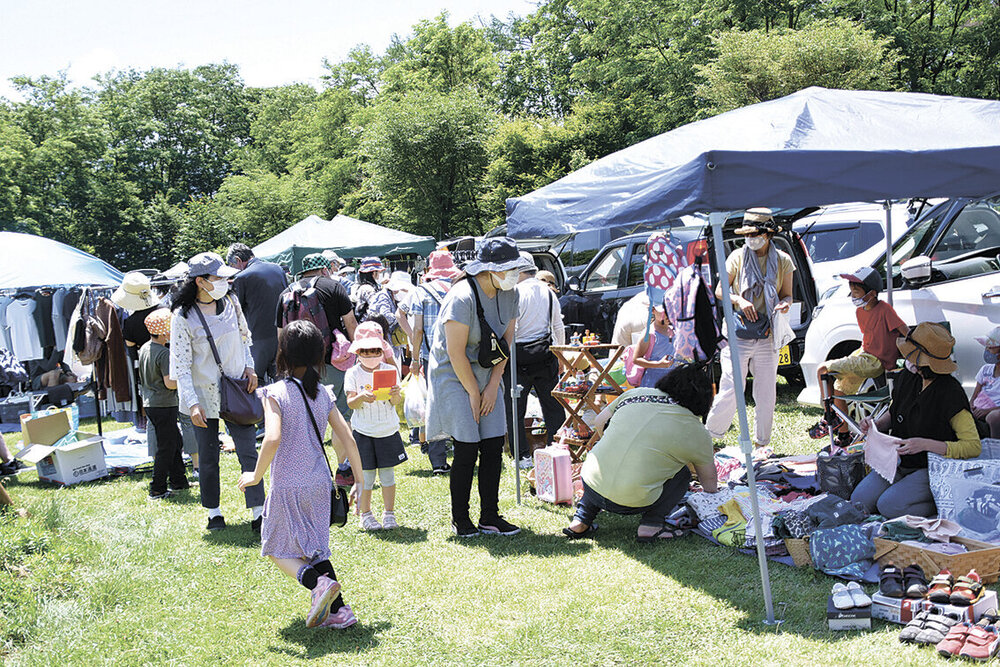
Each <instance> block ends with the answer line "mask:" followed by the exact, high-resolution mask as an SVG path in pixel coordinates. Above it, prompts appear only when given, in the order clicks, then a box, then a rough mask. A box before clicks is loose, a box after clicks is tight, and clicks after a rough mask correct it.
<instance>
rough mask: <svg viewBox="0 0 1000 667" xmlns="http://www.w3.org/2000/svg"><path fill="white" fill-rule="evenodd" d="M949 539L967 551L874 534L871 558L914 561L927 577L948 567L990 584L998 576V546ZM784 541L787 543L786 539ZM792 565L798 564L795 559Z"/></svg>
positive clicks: (897, 562)
mask: <svg viewBox="0 0 1000 667" xmlns="http://www.w3.org/2000/svg"><path fill="white" fill-rule="evenodd" d="M952 541H953V542H957V543H958V544H964V545H965V547H966V548H967V549H968V550H969V551H968V552H967V553H964V554H954V555H948V554H943V553H939V552H937V551H930V550H928V549H921V548H920V547H915V546H911V545H909V544H899V543H898V542H893V541H891V540H884V539H882V538H880V537H876V538H875V559H876V560H877V561H878V563H879V565H885V564H886V563H889V562H892V563H894V564H895V565H898V566H899V567H906V566H907V565H909V564H910V563H916V564H917V565H919V566H920V567H921V568H923V570H924V573H925V574H926V575H927V577H928V579H929V578H930V577H933V576H934V575H935V574H937V573H938V572H939V571H940V570H943V569H947V570H949V571H950V572H951V573H952V574H953V575H955V576H956V577H959V576H962V575H964V574H966V573H967V572H968V571H969V570H972V569H975V571H976V572H978V573H979V576H980V578H982V581H983V583H984V584H991V583H993V582H995V581H996V580H997V578H998V577H1000V545H997V544H991V543H989V542H980V541H979V540H972V539H968V538H965V537H954V538H952ZM785 542H786V544H787V542H788V540H786V541H785ZM789 551H791V549H789ZM795 564H796V565H798V564H799V563H798V561H796V562H795Z"/></svg>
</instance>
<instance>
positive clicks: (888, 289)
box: [882, 199, 892, 306]
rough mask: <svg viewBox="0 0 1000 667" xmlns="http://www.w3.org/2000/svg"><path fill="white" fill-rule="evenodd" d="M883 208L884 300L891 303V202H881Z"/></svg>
mask: <svg viewBox="0 0 1000 667" xmlns="http://www.w3.org/2000/svg"><path fill="white" fill-rule="evenodd" d="M882 208H883V209H885V300H886V301H887V302H888V303H889V305H890V306H891V305H892V202H891V201H889V200H888V199H886V200H885V201H883V202H882Z"/></svg>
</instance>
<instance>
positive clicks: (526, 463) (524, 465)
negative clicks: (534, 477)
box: [517, 456, 535, 470]
mask: <svg viewBox="0 0 1000 667" xmlns="http://www.w3.org/2000/svg"><path fill="white" fill-rule="evenodd" d="M517 467H518V468H520V469H521V470H527V469H529V468H534V467H535V462H534V461H533V460H532V459H531V457H528V456H526V457H524V458H523V459H521V460H520V461H518V462H517Z"/></svg>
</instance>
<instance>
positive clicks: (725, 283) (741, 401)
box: [709, 213, 775, 625]
mask: <svg viewBox="0 0 1000 667" xmlns="http://www.w3.org/2000/svg"><path fill="white" fill-rule="evenodd" d="M709 221H710V223H711V226H712V240H713V241H714V243H715V259H716V262H717V263H718V266H719V284H720V285H721V286H722V308H723V311H724V312H725V314H726V337H727V338H728V340H729V358H730V361H732V364H733V382H734V383H735V385H736V387H737V391H736V414H737V415H738V416H739V420H740V449H742V450H743V453H744V454H745V455H746V466H747V484H748V485H749V486H750V504H751V507H752V509H753V520H754V521H753V523H754V535H755V537H756V539H757V562H758V564H759V565H760V582H761V586H762V587H763V590H764V612H765V613H766V615H767V619H766V620H765V621H764V622H765V623H766V624H768V625H775V620H774V603H773V602H772V601H771V578H770V576H769V575H768V573H767V554H766V553H764V532H763V529H762V528H761V521H760V504H759V502H758V500H757V474H756V472H755V471H754V469H753V443H751V442H750V427H749V426H748V424H747V404H746V397H745V396H744V389H745V387H744V388H740V384H741V383H740V382H739V380H740V377H741V375H740V357H739V349H738V347H737V345H738V343H739V340H738V339H737V338H736V335H735V333H734V332H735V331H736V322H735V319H734V316H733V304H732V301H730V299H729V296H730V290H729V274H728V273H727V271H726V251H725V248H723V246H722V225H723V224H724V223H725V221H726V214H725V213H711V214H709Z"/></svg>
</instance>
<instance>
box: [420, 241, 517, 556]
mask: <svg viewBox="0 0 1000 667" xmlns="http://www.w3.org/2000/svg"><path fill="white" fill-rule="evenodd" d="M525 266H526V264H525V262H524V259H523V258H522V257H521V255H520V253H519V252H518V250H517V246H516V245H515V244H514V241H512V240H511V239H509V238H506V237H497V238H489V239H486V240H484V241H483V244H482V246H480V248H479V251H478V252H477V254H476V259H475V260H473V261H472V262H470V263H469V265H468V266H467V267H466V273H467V277H466V278H465V279H462V280H457V281H456V282H455V284H454V286H453V287H452V288H451V289H450V290H449V291H448V295H447V296H446V297H445V298H444V302H443V303H442V305H441V313H440V315H438V318H437V323H436V325H435V330H434V337H433V341H432V344H431V354H430V360H429V367H428V382H427V385H428V403H427V427H426V428H427V439H428V440H436V439H439V438H441V437H446V436H451V437H452V438H453V439H454V440H455V458H454V460H453V461H452V466H451V480H450V482H451V518H452V529H453V530H454V531H455V533H456V534H457V535H458V536H459V537H472V536H473V535H478V534H479V533H480V532H483V533H492V534H500V535H515V534H517V533H519V532H520V530H521V529H520V528H518V527H517V526H515V525H514V524H512V523H510V522H508V521H506V520H505V519H504V518H503V517H502V516H501V515H500V508H499V504H498V503H499V500H498V499H499V493H500V469H501V465H502V456H503V443H504V437H505V435H506V433H507V420H506V418H505V410H504V391H503V372H504V368H505V367H506V365H507V357H508V356H509V349H510V346H511V345H512V344H513V341H514V323H515V321H516V320H517V293H516V292H515V291H514V287H515V286H516V285H517V281H518V279H519V278H520V275H521V269H522V268H524V267H525ZM505 348H506V349H505ZM477 458H478V459H479V500H480V513H479V525H478V526H477V525H476V524H474V523H472V520H471V518H470V517H469V496H470V494H471V493H472V476H473V471H474V469H475V466H476V459H477Z"/></svg>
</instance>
